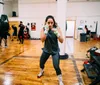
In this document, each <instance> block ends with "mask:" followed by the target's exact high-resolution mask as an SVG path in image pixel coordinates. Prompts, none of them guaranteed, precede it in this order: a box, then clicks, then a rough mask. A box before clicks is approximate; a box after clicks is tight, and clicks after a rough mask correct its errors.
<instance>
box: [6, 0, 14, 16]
mask: <svg viewBox="0 0 100 85" xmlns="http://www.w3.org/2000/svg"><path fill="white" fill-rule="evenodd" d="M4 14H7V15H8V16H10V17H11V16H12V2H11V1H10V2H9V1H4Z"/></svg>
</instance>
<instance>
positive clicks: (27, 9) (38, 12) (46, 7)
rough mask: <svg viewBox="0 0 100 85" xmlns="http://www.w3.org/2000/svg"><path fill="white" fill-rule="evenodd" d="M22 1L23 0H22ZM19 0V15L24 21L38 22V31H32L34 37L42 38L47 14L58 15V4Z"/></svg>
mask: <svg viewBox="0 0 100 85" xmlns="http://www.w3.org/2000/svg"><path fill="white" fill-rule="evenodd" d="M20 1H21V0H20ZM20 1H19V8H20V9H19V17H20V19H21V21H24V23H27V22H29V23H34V22H36V31H31V32H30V33H31V37H32V38H40V29H41V28H42V25H43V24H44V21H45V17H46V16H47V15H50V14H51V15H53V16H54V17H55V16H56V4H55V3H51V2H50V3H47V2H46V3H33V2H31V1H30V2H29V3H28V4H27V3H26V2H22V1H21V2H20ZM30 30H31V29H30Z"/></svg>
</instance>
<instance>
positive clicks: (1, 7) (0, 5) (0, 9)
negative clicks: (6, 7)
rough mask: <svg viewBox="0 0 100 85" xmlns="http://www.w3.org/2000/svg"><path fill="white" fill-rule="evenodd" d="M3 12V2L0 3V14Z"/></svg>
mask: <svg viewBox="0 0 100 85" xmlns="http://www.w3.org/2000/svg"><path fill="white" fill-rule="evenodd" d="M1 14H3V4H0V16H1Z"/></svg>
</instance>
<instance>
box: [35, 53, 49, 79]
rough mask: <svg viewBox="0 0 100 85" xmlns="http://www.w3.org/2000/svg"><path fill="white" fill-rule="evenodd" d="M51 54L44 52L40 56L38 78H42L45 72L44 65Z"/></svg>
mask: <svg viewBox="0 0 100 85" xmlns="http://www.w3.org/2000/svg"><path fill="white" fill-rule="evenodd" d="M49 56H50V54H49V53H46V52H43V53H42V55H41V58H40V73H39V74H38V76H37V77H38V78H40V77H41V76H42V75H43V72H44V65H45V63H46V61H47V59H48V58H49Z"/></svg>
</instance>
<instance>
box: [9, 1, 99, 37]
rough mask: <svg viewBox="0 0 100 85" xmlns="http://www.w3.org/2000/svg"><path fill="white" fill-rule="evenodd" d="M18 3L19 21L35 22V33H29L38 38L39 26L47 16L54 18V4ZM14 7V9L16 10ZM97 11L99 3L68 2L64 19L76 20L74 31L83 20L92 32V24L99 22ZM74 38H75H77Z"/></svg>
mask: <svg viewBox="0 0 100 85" xmlns="http://www.w3.org/2000/svg"><path fill="white" fill-rule="evenodd" d="M18 3H19V4H18V12H19V20H22V21H23V22H24V23H27V22H29V23H31V22H36V26H37V30H36V32H31V35H32V37H36V38H38V37H39V32H40V29H41V26H42V24H43V23H44V20H45V17H46V16H47V15H49V14H52V15H53V16H54V17H55V18H56V12H57V11H56V9H57V4H56V2H45V3H44V2H42V3H40V2H34V1H33V0H29V1H28V0H19V2H18ZM13 7H14V6H13ZM16 7H17V6H15V8H14V9H17V8H16ZM8 8H9V7H8ZM99 9H100V2H69V3H68V4H67V17H66V19H67V20H76V29H77V28H78V27H79V25H80V21H81V20H83V21H84V25H85V24H88V28H89V29H90V30H91V31H94V30H95V28H94V27H95V24H94V22H95V21H98V22H100V11H99ZM12 10H13V9H12ZM62 10H63V9H62ZM98 24H99V23H98ZM90 25H92V28H90ZM98 34H99V35H100V25H98ZM75 37H76V38H77V36H75Z"/></svg>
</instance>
